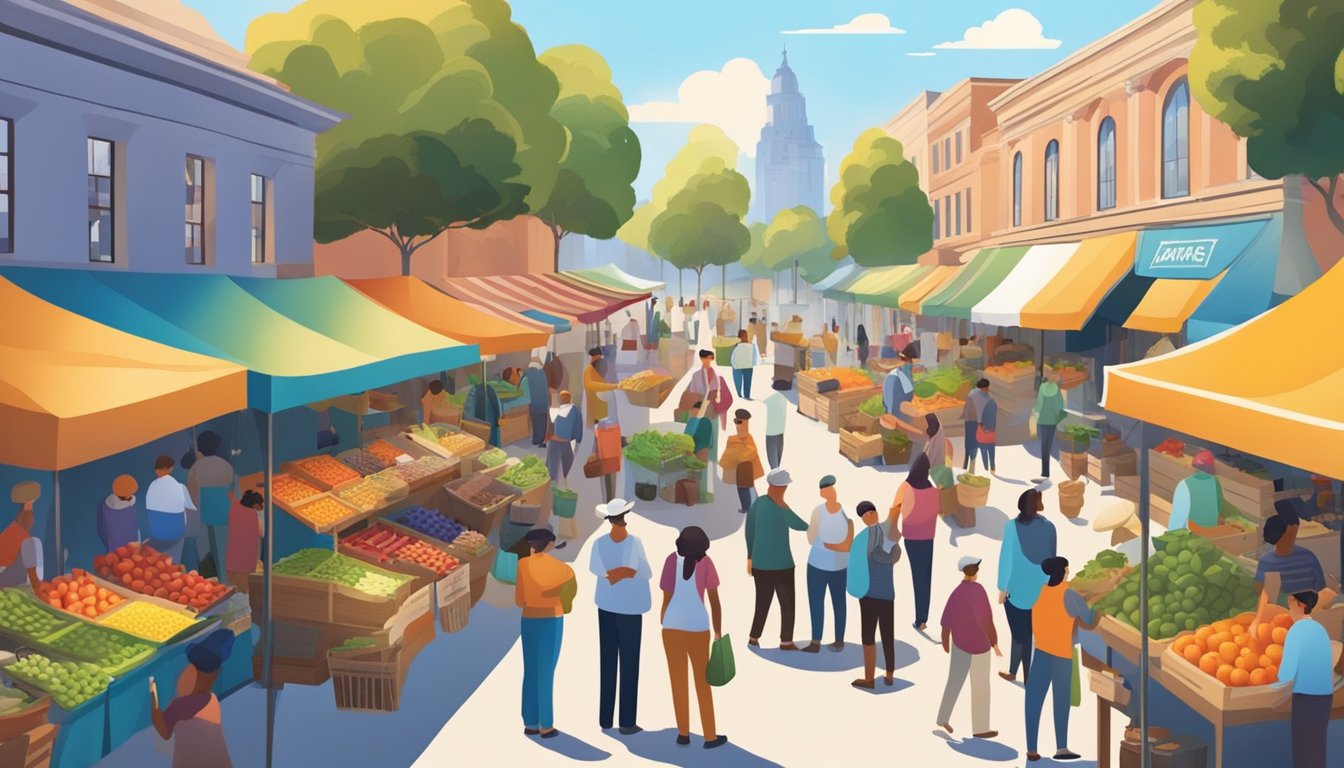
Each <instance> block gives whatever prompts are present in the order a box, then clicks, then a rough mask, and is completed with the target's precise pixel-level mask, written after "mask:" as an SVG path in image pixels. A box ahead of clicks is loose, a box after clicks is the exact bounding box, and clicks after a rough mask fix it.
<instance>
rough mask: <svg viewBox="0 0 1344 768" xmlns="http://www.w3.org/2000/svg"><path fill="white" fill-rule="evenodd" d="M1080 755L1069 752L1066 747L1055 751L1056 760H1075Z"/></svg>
mask: <svg viewBox="0 0 1344 768" xmlns="http://www.w3.org/2000/svg"><path fill="white" fill-rule="evenodd" d="M1079 757H1080V755H1077V754H1075V753H1073V752H1070V751H1069V750H1067V749H1061V750H1059V751H1058V752H1056V753H1055V759H1056V760H1077V759H1078V758H1079Z"/></svg>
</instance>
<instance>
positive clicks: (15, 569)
mask: <svg viewBox="0 0 1344 768" xmlns="http://www.w3.org/2000/svg"><path fill="white" fill-rule="evenodd" d="M43 566H44V564H43V562H42V542H41V541H38V539H37V537H36V536H29V537H28V538H26V539H24V540H23V543H22V544H20V545H19V556H18V557H16V558H14V562H13V563H12V564H10V566H9V567H8V568H0V587H17V586H21V585H23V584H27V583H28V569H29V568H36V569H37V578H38V579H39V580H41V579H43V578H45V576H44V574H43V571H44V570H45V568H44V567H43Z"/></svg>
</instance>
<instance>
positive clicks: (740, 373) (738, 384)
mask: <svg viewBox="0 0 1344 768" xmlns="http://www.w3.org/2000/svg"><path fill="white" fill-rule="evenodd" d="M752 373H754V371H753V369H751V368H734V369H733V388H734V389H736V390H737V396H738V397H740V398H742V399H744V400H750V399H751V374H752Z"/></svg>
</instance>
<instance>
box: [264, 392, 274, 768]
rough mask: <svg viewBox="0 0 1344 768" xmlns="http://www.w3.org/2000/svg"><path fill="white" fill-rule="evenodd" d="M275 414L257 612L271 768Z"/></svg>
mask: <svg viewBox="0 0 1344 768" xmlns="http://www.w3.org/2000/svg"><path fill="white" fill-rule="evenodd" d="M274 437H275V416H274V414H271V413H267V414H266V455H265V457H264V458H265V461H266V466H265V469H264V471H265V478H266V547H265V549H266V551H265V552H264V553H262V554H263V555H264V556H263V557H262V558H261V568H262V570H261V606H262V608H261V611H262V631H261V635H262V651H261V653H262V663H261V681H262V684H263V685H265V686H266V768H271V760H272V759H273V757H274V753H275V685H274V676H273V672H272V666H273V665H274V663H275V625H274V623H273V622H272V613H273V611H272V607H273V606H272V605H271V564H272V563H274V562H275V507H274V505H273V504H272V502H271V481H272V480H273V479H274V477H273V475H274V470H273V469H272V465H273V464H274V450H275V445H274Z"/></svg>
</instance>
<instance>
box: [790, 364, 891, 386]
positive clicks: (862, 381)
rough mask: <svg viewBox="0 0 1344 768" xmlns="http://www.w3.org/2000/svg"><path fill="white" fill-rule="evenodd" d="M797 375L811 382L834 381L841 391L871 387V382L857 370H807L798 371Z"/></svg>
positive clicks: (836, 368) (838, 368)
mask: <svg viewBox="0 0 1344 768" xmlns="http://www.w3.org/2000/svg"><path fill="white" fill-rule="evenodd" d="M798 375H799V376H802V377H804V378H807V379H811V380H813V381H826V380H828V379H835V380H836V381H838V382H840V388H841V389H863V388H864V387H871V386H873V380H872V379H870V378H868V375H867V374H865V373H864V372H863V371H860V370H859V369H857V368H840V367H835V368H809V369H808V370H806V371H800V372H799V373H798Z"/></svg>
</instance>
